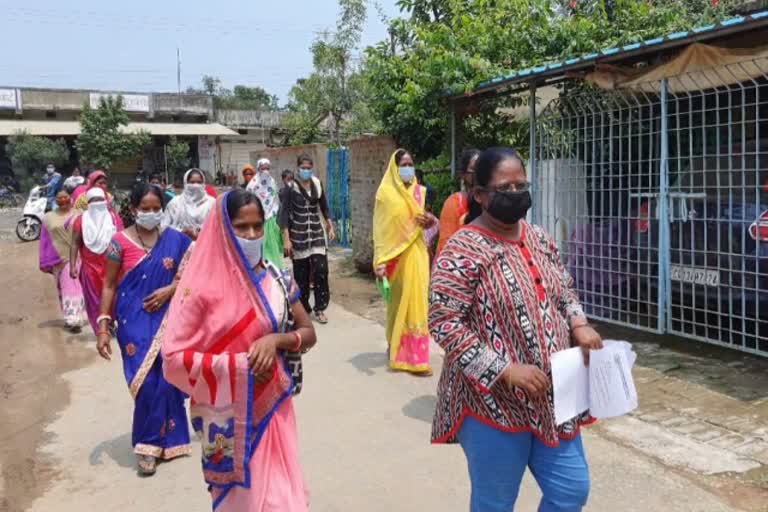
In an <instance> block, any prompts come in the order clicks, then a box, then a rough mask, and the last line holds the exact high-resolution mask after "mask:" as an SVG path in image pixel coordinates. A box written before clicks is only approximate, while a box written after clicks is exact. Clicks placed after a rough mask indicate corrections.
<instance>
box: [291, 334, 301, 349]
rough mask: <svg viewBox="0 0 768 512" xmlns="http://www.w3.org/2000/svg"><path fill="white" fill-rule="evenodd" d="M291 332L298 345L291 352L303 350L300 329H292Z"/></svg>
mask: <svg viewBox="0 0 768 512" xmlns="http://www.w3.org/2000/svg"><path fill="white" fill-rule="evenodd" d="M291 334H293V336H294V337H295V338H296V345H295V346H294V347H293V348H291V352H298V351H299V350H301V333H300V332H299V331H292V332H291Z"/></svg>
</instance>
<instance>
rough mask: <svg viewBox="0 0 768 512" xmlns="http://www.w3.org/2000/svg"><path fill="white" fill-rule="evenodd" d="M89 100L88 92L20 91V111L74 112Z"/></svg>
mask: <svg viewBox="0 0 768 512" xmlns="http://www.w3.org/2000/svg"><path fill="white" fill-rule="evenodd" d="M89 100H90V94H89V93H88V91H55V90H51V91H45V90H28V89H22V90H21V108H22V110H74V111H77V112H79V111H80V110H82V109H83V105H84V104H85V103H88V101H89Z"/></svg>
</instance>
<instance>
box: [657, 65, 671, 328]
mask: <svg viewBox="0 0 768 512" xmlns="http://www.w3.org/2000/svg"><path fill="white" fill-rule="evenodd" d="M668 110H669V106H668V105H667V79H666V78H665V79H663V80H662V81H661V130H660V132H661V148H660V152H661V154H660V155H659V160H660V167H659V253H658V265H659V285H658V290H659V296H658V297H657V299H656V300H657V302H656V307H657V308H658V317H657V322H656V329H657V330H658V331H659V332H663V331H664V330H665V329H667V328H669V327H670V326H671V322H672V318H671V316H670V315H669V312H668V311H667V307H668V305H669V303H670V300H671V298H672V297H671V293H672V289H671V287H670V286H669V236H670V235H669V140H668V134H669V132H668V130H669V125H668V119H667V116H668Z"/></svg>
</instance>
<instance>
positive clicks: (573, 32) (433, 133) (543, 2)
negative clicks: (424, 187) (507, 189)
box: [364, 0, 728, 158]
mask: <svg viewBox="0 0 768 512" xmlns="http://www.w3.org/2000/svg"><path fill="white" fill-rule="evenodd" d="M398 5H399V6H400V7H401V9H402V10H403V13H404V15H405V16H404V17H402V18H398V19H394V20H391V21H390V40H389V41H382V42H380V43H379V44H377V45H375V46H373V47H370V48H368V49H367V51H366V54H367V58H366V60H365V70H364V77H365V80H366V82H367V83H368V90H370V91H375V93H374V94H372V95H371V96H370V97H369V98H368V100H369V106H370V108H371V109H372V111H373V113H374V115H375V117H376V118H377V119H378V121H379V122H380V123H381V125H382V127H383V130H384V131H385V132H386V133H389V134H391V135H393V136H395V138H396V139H397V140H398V142H399V143H401V144H402V145H404V146H407V147H408V148H410V149H411V150H413V151H415V152H416V153H419V154H420V156H421V157H422V158H429V157H432V156H435V155H437V154H439V153H440V152H441V151H444V150H445V149H446V146H447V144H446V141H447V128H448V109H447V104H446V101H445V98H446V96H447V95H449V94H461V93H463V92H466V91H469V90H471V89H473V88H474V87H475V86H476V85H477V84H478V83H479V82H481V81H483V80H487V79H489V78H493V77H496V76H501V75H504V74H507V73H509V72H511V71H513V70H516V69H522V68H528V67H531V66H535V65H539V64H542V63H545V62H550V61H555V60H562V59H565V58H568V57H571V56H574V55H581V54H585V53H589V52H593V51H596V50H599V49H602V48H606V47H612V46H617V45H622V44H627V43H630V42H634V41H641V40H646V39H650V38H653V37H656V36H659V35H664V34H668V33H671V32H675V31H678V30H684V29H690V28H692V27H694V26H696V25H700V24H703V23H707V22H711V21H713V20H714V19H716V18H718V17H722V16H724V15H725V13H726V12H727V9H728V5H727V2H719V3H717V5H715V4H713V2H712V1H711V0H665V1H655V0H648V1H637V0H602V1H595V0H578V1H557V0H555V1H553V0H400V1H399V2H398ZM514 101H519V100H516V99H515V98H504V99H500V100H497V101H496V102H489V103H486V104H484V105H482V106H481V107H480V109H479V111H478V112H476V113H474V115H473V116H469V117H468V118H467V119H466V120H465V125H466V127H467V130H466V131H467V138H468V141H467V142H468V143H470V144H471V143H479V142H481V141H477V142H475V141H474V140H473V139H472V137H473V136H474V135H477V136H480V137H483V138H484V139H485V141H482V142H486V141H487V140H489V139H490V140H495V141H496V143H500V142H504V141H508V142H511V141H513V140H514V139H515V138H516V137H521V136H524V135H525V133H526V132H525V130H523V131H522V132H521V127H520V126H519V125H516V124H515V123H514V122H512V123H509V122H505V121H504V119H503V118H499V116H496V115H493V114H494V113H495V111H496V109H497V107H499V106H508V105H507V104H505V102H507V103H508V102H514ZM500 119H501V121H500ZM478 125H481V126H478ZM478 128H481V129H478Z"/></svg>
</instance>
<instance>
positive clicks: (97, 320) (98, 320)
mask: <svg viewBox="0 0 768 512" xmlns="http://www.w3.org/2000/svg"><path fill="white" fill-rule="evenodd" d="M102 320H109V321H110V322H111V321H112V317H111V316H110V315H101V316H99V317H98V318H97V319H96V325H99V324H100V323H101V321H102Z"/></svg>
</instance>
